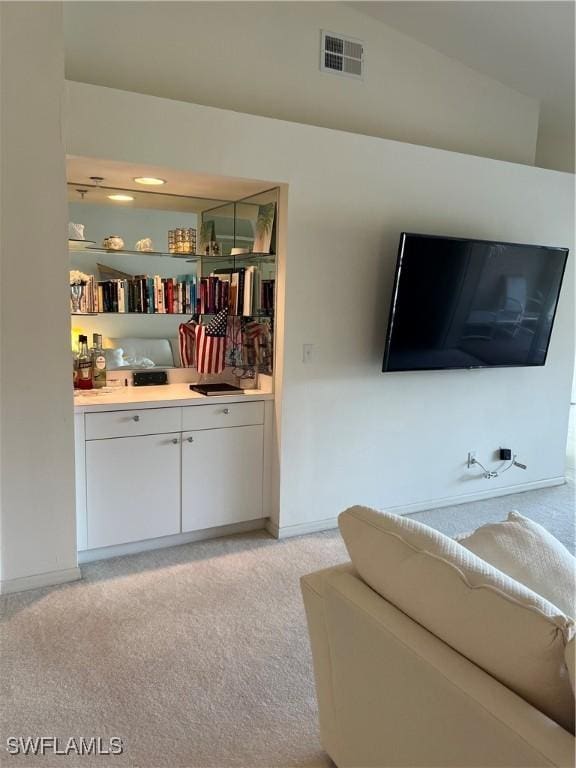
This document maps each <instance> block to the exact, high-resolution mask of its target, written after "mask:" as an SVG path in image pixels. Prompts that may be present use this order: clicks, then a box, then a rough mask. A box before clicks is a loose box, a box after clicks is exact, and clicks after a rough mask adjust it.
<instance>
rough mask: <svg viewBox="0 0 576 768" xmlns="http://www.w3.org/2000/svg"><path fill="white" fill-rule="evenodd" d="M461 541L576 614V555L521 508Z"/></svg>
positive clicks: (485, 558) (568, 612) (520, 580)
mask: <svg viewBox="0 0 576 768" xmlns="http://www.w3.org/2000/svg"><path fill="white" fill-rule="evenodd" d="M459 542H460V544H461V545H462V546H463V547H466V549H469V550H470V551H471V552H474V554H475V555H478V557H481V558H482V559H483V560H486V562H487V563H490V564H491V565H493V566H494V567H495V568H498V570H500V571H503V572H504V573H506V574H508V576H511V577H512V578H513V579H516V581H519V582H521V583H522V584H524V585H525V586H526V587H528V588H529V589H532V590H533V591H534V592H537V593H538V594H539V595H542V597H545V598H546V600H549V601H550V602H551V603H553V604H554V605H555V606H556V607H557V608H560V610H561V611H562V612H563V613H565V614H566V615H567V616H571V617H572V618H574V617H576V589H575V587H576V583H575V577H576V558H575V557H574V556H573V555H572V554H571V553H570V552H569V551H568V550H567V549H566V547H565V546H564V545H563V544H561V543H560V542H559V541H558V539H556V538H554V536H552V534H551V533H549V532H548V531H547V530H546V529H545V528H543V527H542V526H541V525H538V523H535V522H534V521H533V520H529V519H528V518H527V517H523V516H522V515H521V514H519V513H518V512H510V514H509V515H508V519H507V520H506V521H505V522H503V523H490V524H489V525H483V526H482V527H481V528H478V530H476V531H474V533H472V534H471V535H470V536H468V537H467V538H465V539H459Z"/></svg>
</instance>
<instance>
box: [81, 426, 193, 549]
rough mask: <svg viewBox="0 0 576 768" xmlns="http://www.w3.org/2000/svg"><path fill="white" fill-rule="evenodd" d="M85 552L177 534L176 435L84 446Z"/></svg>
mask: <svg viewBox="0 0 576 768" xmlns="http://www.w3.org/2000/svg"><path fill="white" fill-rule="evenodd" d="M86 501H87V521H88V525H87V527H88V536H87V544H88V548H89V549H94V548H96V547H107V546H110V545H113V544H125V543H128V542H132V541H141V540H143V539H152V538H157V537H159V536H168V535H170V534H173V533H179V532H180V433H176V434H174V433H172V434H159V435H146V436H143V437H118V438H113V439H105V440H88V441H87V442H86Z"/></svg>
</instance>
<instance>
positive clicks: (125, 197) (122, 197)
mask: <svg viewBox="0 0 576 768" xmlns="http://www.w3.org/2000/svg"><path fill="white" fill-rule="evenodd" d="M108 200H116V201H117V202H118V203H128V202H130V200H134V198H133V197H132V195H108Z"/></svg>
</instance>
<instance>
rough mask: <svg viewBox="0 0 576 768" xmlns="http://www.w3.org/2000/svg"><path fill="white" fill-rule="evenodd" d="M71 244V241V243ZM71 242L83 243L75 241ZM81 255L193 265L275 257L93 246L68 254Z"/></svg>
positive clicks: (263, 260)
mask: <svg viewBox="0 0 576 768" xmlns="http://www.w3.org/2000/svg"><path fill="white" fill-rule="evenodd" d="M71 242H72V241H71ZM73 242H85V241H82V240H76V241H73ZM81 253H96V254H101V255H102V256H154V257H157V258H168V259H178V260H180V261H186V262H187V263H195V262H197V261H199V260H200V259H205V260H207V261H211V262H212V261H213V262H218V261H222V262H229V261H233V262H239V261H256V262H259V263H268V264H272V263H274V261H275V259H276V256H275V255H274V254H273V253H240V254H236V255H225V254H218V255H208V254H200V253H166V252H165V251H130V250H126V249H122V250H118V249H116V248H99V247H98V246H95V245H87V246H86V247H85V248H70V254H73V255H75V256H77V255H78V254H81Z"/></svg>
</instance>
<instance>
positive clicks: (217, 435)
mask: <svg viewBox="0 0 576 768" xmlns="http://www.w3.org/2000/svg"><path fill="white" fill-rule="evenodd" d="M267 418H268V417H266V419H265V404H264V402H263V401H250V402H228V403H222V402H207V403H206V404H202V405H197V406H184V407H181V406H176V405H175V406H173V407H169V406H166V407H158V408H140V409H135V408H133V407H131V408H126V409H119V410H115V411H102V412H97V413H86V414H82V415H80V414H78V415H77V417H76V442H77V445H76V467H77V478H76V480H77V519H78V547H79V549H80V550H99V549H102V548H106V547H120V548H122V551H126V547H122V545H130V547H129V551H137V550H138V548H139V546H138V544H136V542H144V541H148V542H149V543H148V544H147V545H146V546H145V547H143V548H150V547H151V546H155V545H154V544H152V543H150V540H152V539H161V538H162V537H166V536H174V535H175V534H176V535H178V534H187V537H184V536H181V538H180V539H174V540H173V542H174V543H178V542H179V541H185V540H189V539H190V533H191V532H194V531H206V529H209V528H218V527H220V526H224V525H234V524H236V523H245V522H248V521H257V520H261V519H262V518H263V517H264V516H265V512H264V509H265V506H267V505H265V504H264V501H263V498H264V487H266V483H265V482H264V480H265V478H264V469H263V467H264V466H265V462H264V459H265V453H266V452H265V449H264V445H265V444H268V442H267V441H268V439H269V438H265V435H266V434H267V433H266V431H265V430H266V420H267ZM109 553H111V550H109Z"/></svg>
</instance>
